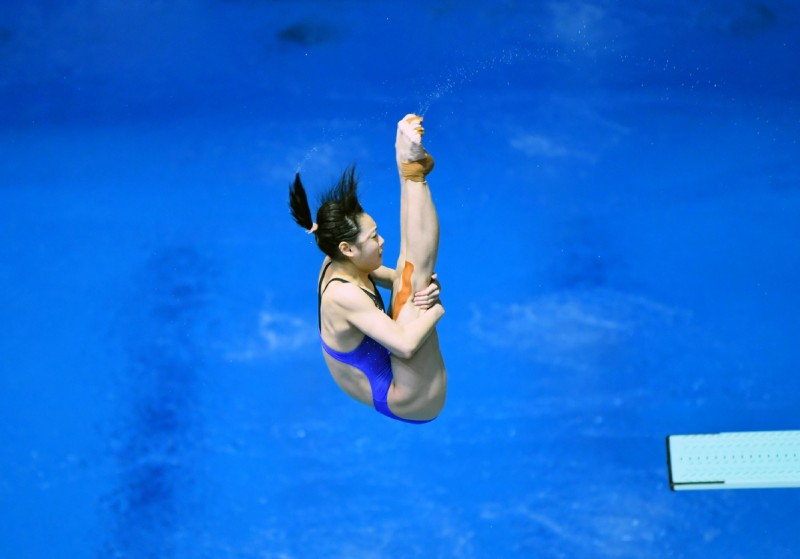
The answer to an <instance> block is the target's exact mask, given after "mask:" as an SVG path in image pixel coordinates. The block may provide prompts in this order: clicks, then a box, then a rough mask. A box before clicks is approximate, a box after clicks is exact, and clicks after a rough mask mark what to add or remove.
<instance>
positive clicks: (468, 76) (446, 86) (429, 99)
mask: <svg viewBox="0 0 800 559" xmlns="http://www.w3.org/2000/svg"><path fill="white" fill-rule="evenodd" d="M530 56H531V52H530V51H529V50H527V49H509V50H504V51H502V52H501V53H499V54H495V55H494V56H492V57H490V58H487V59H485V60H483V61H480V62H478V63H477V64H474V65H472V66H470V67H469V68H466V67H459V68H456V69H455V70H453V71H452V72H450V73H449V74H448V75H447V76H446V77H445V78H444V80H443V81H442V82H441V83H440V84H438V85H437V86H436V87H435V88H434V89H433V91H432V92H431V93H429V94H428V95H426V96H425V97H424V99H423V101H422V102H420V104H419V108H418V110H417V114H418V115H420V116H425V113H426V112H427V111H428V109H429V108H430V107H431V105H432V104H433V103H435V102H436V101H438V100H439V99H441V98H442V97H444V96H445V95H447V94H448V93H451V92H452V91H453V90H454V89H456V88H457V87H461V86H463V85H465V84H467V83H469V82H471V81H472V80H474V79H475V78H477V77H478V76H480V75H482V74H484V73H486V72H488V71H490V70H494V69H495V68H497V67H499V66H510V65H512V64H515V63H518V62H520V61H522V60H525V59H527V58H529V57H530Z"/></svg>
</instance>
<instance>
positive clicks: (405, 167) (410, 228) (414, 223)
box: [393, 115, 439, 319]
mask: <svg viewBox="0 0 800 559" xmlns="http://www.w3.org/2000/svg"><path fill="white" fill-rule="evenodd" d="M421 121H422V119H421V118H420V117H418V116H415V115H407V116H406V117H405V118H404V119H403V120H401V121H400V122H399V123H398V130H397V139H396V142H395V151H396V156H397V165H398V170H399V172H400V189H401V193H400V234H401V240H400V247H401V248H400V258H399V260H398V264H397V274H398V279H397V281H395V285H396V289H395V294H396V295H395V299H394V301H393V303H394V304H393V309H394V312H393V315H394V318H395V319H397V317H398V316H399V313H400V311H401V310H402V308H403V306H404V305H405V303H406V301H407V300H408V298H409V297H410V296H411V294H413V293H415V292H417V291H420V290H422V289H424V288H425V287H427V286H428V284H429V283H430V278H431V274H433V270H434V267H435V266H436V258H437V256H438V252H439V218H438V216H437V215H436V208H435V206H434V204H433V197H432V196H431V190H430V187H429V185H428V183H427V181H426V180H425V176H426V175H427V174H428V173H429V172H430V170H431V169H432V168H433V159H432V158H431V156H430V155H429V154H428V153H427V152H426V151H425V149H424V148H423V147H422V132H423V130H422V126H421V124H420V123H421Z"/></svg>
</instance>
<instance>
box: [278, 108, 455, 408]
mask: <svg viewBox="0 0 800 559" xmlns="http://www.w3.org/2000/svg"><path fill="white" fill-rule="evenodd" d="M421 123H422V118H421V117H419V116H416V115H411V114H410V115H406V116H405V117H404V118H403V119H402V120H401V121H400V122H398V124H397V136H396V139H395V155H396V160H397V168H398V171H399V174H400V231H401V239H400V256H399V258H398V260H397V267H396V269H394V270H392V269H391V268H388V267H386V266H383V265H382V258H383V257H382V253H383V238H382V237H381V236H380V235H379V234H378V228H377V225H376V224H375V221H374V220H373V219H372V217H370V216H369V215H368V214H367V213H366V212H364V210H363V209H362V208H361V205H360V204H359V202H358V197H357V193H356V188H357V182H356V179H355V174H354V170H353V169H352V168H351V169H349V170H347V171H345V173H344V175H343V176H342V178H341V180H340V181H339V183H338V184H337V185H335V186H334V187H333V188H331V189H330V191H328V192H327V193H326V194H325V195H323V197H322V205H321V206H320V208H319V210H318V211H317V220H316V222H314V221H313V220H312V219H311V210H310V209H309V206H308V199H307V197H306V193H305V189H304V188H303V185H302V183H301V182H300V175H299V173H298V174H297V175H296V176H295V181H294V184H293V185H292V186H291V188H290V190H289V205H290V207H291V211H292V216H293V217H294V219H295V221H296V222H297V223H298V224H299V225H301V226H302V227H303V228H305V229H306V230H308V232H309V233H314V235H315V239H316V242H317V246H319V248H320V249H321V250H322V251H323V252H324V253H325V254H326V255H327V256H326V258H325V260H324V262H323V263H322V267H321V271H320V273H319V283H318V291H317V294H318V304H319V311H318V312H319V330H320V341H321V342H322V349H323V357H324V359H325V363H326V364H327V366H328V369H329V370H330V372H331V375H332V376H333V378H334V380H335V381H336V383H337V384H338V385H339V387H341V389H342V390H344V392H345V393H347V394H348V395H349V396H351V397H352V398H354V399H356V400H358V401H359V402H362V403H364V404H367V405H370V406H373V407H374V408H375V410H376V411H378V412H380V413H382V414H384V415H386V416H388V417H391V418H393V419H397V420H399V421H405V422H408V423H426V422H428V421H431V420H433V419H435V418H436V417H437V416H438V415H439V413H440V412H441V410H442V407H443V406H444V401H445V392H446V390H447V372H446V371H445V366H444V361H443V359H442V354H441V351H440V350H439V339H438V337H437V335H436V329H435V327H436V323H437V322H439V320H440V319H441V318H442V316H443V315H444V308H443V307H442V305H441V303H440V301H439V300H438V294H439V287H438V285H437V283H436V282H433V283H431V280H432V279H433V278H434V276H433V269H434V266H435V264H436V257H437V253H438V249H439V220H438V217H437V215H436V209H435V208H434V205H433V199H432V198H431V192H430V188H429V186H428V183H427V181H426V180H425V177H426V175H427V174H428V173H429V172H430V171H431V169H432V168H433V158H432V157H431V156H430V154H428V152H427V151H425V149H424V148H423V147H422V134H423V132H424V131H423V128H422V126H421ZM376 284H378V285H380V286H382V287H385V288H387V289H389V288H390V289H391V290H392V296H391V297H392V298H391V310H390V312H391V317H390V316H388V315H387V314H385V313H384V306H383V301H382V300H381V296H380V294H379V293H378V290H377V288H376ZM412 293H414V294H415V295H414V297H411V294H412Z"/></svg>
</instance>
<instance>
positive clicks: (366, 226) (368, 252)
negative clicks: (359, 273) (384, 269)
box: [353, 213, 383, 271]
mask: <svg viewBox="0 0 800 559" xmlns="http://www.w3.org/2000/svg"><path fill="white" fill-rule="evenodd" d="M357 219H358V225H359V227H360V228H361V233H360V234H359V235H358V239H357V240H356V242H355V248H356V254H354V258H353V260H354V263H355V264H357V265H358V266H359V267H363V268H364V269H368V270H370V271H372V270H377V269H378V268H380V267H381V265H382V264H383V237H381V236H380V235H378V225H377V224H376V223H375V220H374V219H372V217H370V216H369V214H366V213H362V214H361V215H359V216H358V218H357Z"/></svg>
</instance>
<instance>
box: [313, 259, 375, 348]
mask: <svg viewBox="0 0 800 559" xmlns="http://www.w3.org/2000/svg"><path fill="white" fill-rule="evenodd" d="M331 264H333V261H331V262H328V263H327V264H326V265H325V268H323V270H322V274H321V275H320V276H319V286H318V287H317V327H318V328H319V330H320V332H321V331H322V294H323V293H325V290H326V289H328V286H329V285H330V284H331V282H332V281H340V282H342V283H350V282H349V281H347V280H346V279H344V278H331V279H329V280H328V283H326V284H325V289H323V288H322V280H323V278H324V277H325V272H327V271H328V268H329V267H330V265H331ZM369 281H371V282H372V288H373V289H374V290H375V293H372V292H371V291H369V290H367V289H364V288H363V287H362V288H361V291H363V292H364V293H366V294H367V295H369V298H370V299H372V302H373V303H375V306H376V307H378V308H379V309H380V311H381V312H385V310H386V309H385V308H384V306H383V297H381V293H380V291H378V286H377V285H375V280H373V279H372V277H371V276H370V278H369Z"/></svg>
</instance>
